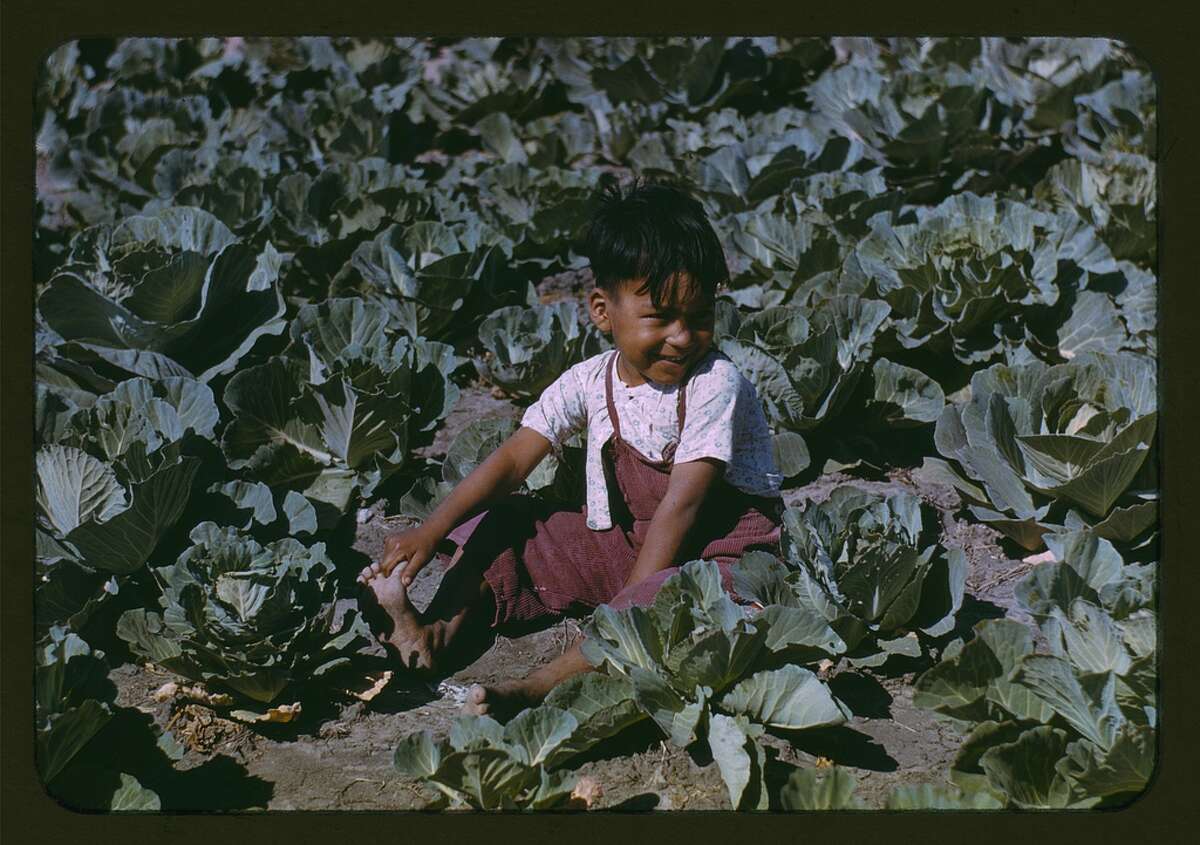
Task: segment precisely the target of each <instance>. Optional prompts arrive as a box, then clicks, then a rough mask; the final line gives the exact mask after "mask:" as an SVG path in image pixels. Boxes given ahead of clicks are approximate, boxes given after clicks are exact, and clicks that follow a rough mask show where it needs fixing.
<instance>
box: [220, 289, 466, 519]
mask: <svg viewBox="0 0 1200 845" xmlns="http://www.w3.org/2000/svg"><path fill="white" fill-rule="evenodd" d="M387 323H388V317H387V312H386V311H385V310H384V308H383V307H382V306H379V305H374V304H371V303H367V302H364V301H363V300H361V299H358V298H347V299H331V300H327V301H325V302H322V303H319V304H316V305H305V306H303V307H302V308H301V309H300V312H299V314H298V315H297V317H296V319H295V320H294V321H293V322H292V325H291V337H292V342H291V345H290V346H289V347H288V350H287V352H286V353H285V354H284V355H282V356H277V357H273V358H271V359H269V360H267V361H266V362H265V363H263V364H260V365H258V366H255V367H248V368H246V369H243V370H240V371H239V372H238V373H237V374H235V375H234V377H233V378H231V379H230V380H229V383H228V384H227V385H226V387H225V393H224V399H225V404H226V405H227V406H228V407H229V410H230V411H231V412H232V414H233V420H232V422H231V423H230V424H229V426H228V427H227V428H226V429H225V432H224V434H223V435H222V439H221V448H222V450H223V451H224V453H225V457H226V460H227V461H228V463H229V467H230V469H233V470H237V471H239V472H240V475H241V476H242V477H243V478H242V480H244V481H247V482H257V483H261V484H265V485H267V486H269V487H271V488H277V489H281V490H288V491H291V492H294V493H295V494H296V495H295V496H292V497H291V499H292V501H298V502H299V503H300V504H299V505H298V506H293V505H291V504H290V503H287V502H285V507H287V508H289V509H292V508H294V507H301V508H312V509H314V510H315V519H316V521H317V522H318V523H319V524H322V525H326V524H330V523H331V522H334V521H336V520H337V518H340V516H341V515H342V514H343V513H345V512H346V511H347V510H348V509H349V508H350V507H351V506H352V504H353V502H354V498H355V497H356V496H362V497H366V496H370V495H371V494H372V493H374V491H375V490H376V488H377V487H378V485H379V484H380V483H381V482H382V481H383V480H384V479H386V478H388V477H389V476H390V475H392V474H393V473H395V472H396V471H397V470H399V469H400V468H401V467H402V466H403V465H404V463H405V462H406V461H407V460H408V459H409V454H410V450H411V449H412V448H414V447H416V446H418V445H422V444H423V443H425V442H428V441H429V440H430V439H431V438H432V436H433V430H434V429H435V428H436V426H437V424H438V422H439V421H440V420H441V419H443V418H444V417H445V416H446V414H448V413H449V412H450V409H451V407H453V405H454V402H455V401H457V398H458V388H457V387H455V386H454V384H453V383H452V382H450V380H449V375H450V373H451V372H452V371H453V370H454V369H455V368H456V367H457V366H458V365H459V364H460V363H461V362H462V359H460V358H457V357H456V356H455V355H454V353H453V350H452V349H451V348H450V347H449V346H446V345H445V344H441V343H437V342H435V341H427V340H425V339H424V338H412V337H408V336H405V335H398V334H396V333H394V332H392V331H390V330H389V329H388V328H387ZM297 497H303V498H302V499H298V498H297ZM304 502H307V504H304ZM313 527H315V525H310V527H309V530H311V529H312V528H313Z"/></svg>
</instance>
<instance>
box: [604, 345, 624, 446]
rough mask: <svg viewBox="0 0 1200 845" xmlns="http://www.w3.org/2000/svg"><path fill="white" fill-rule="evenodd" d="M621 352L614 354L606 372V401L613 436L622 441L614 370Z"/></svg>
mask: <svg viewBox="0 0 1200 845" xmlns="http://www.w3.org/2000/svg"><path fill="white" fill-rule="evenodd" d="M620 354H621V353H620V352H613V356H612V358H610V359H609V360H608V366H607V367H606V368H605V370H604V401H605V402H606V403H608V420H609V422H611V423H612V427H613V434H614V435H616V438H617V439H618V440H620V439H621V423H620V421H619V420H618V419H617V406H616V405H614V404H613V386H612V382H613V370H615V369H616V367H617V356H618V355H620Z"/></svg>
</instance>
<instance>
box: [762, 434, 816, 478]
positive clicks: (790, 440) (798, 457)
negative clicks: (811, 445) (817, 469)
mask: <svg viewBox="0 0 1200 845" xmlns="http://www.w3.org/2000/svg"><path fill="white" fill-rule="evenodd" d="M771 448H772V451H773V452H774V455H775V466H777V467H779V472H780V474H781V475H783V477H784V478H792V477H793V476H796V475H799V474H800V473H801V472H802V471H803V470H805V469H807V468H808V465H809V464H810V463H811V458H810V457H809V454H808V445H807V444H806V443H805V442H804V438H803V437H801V436H800V435H799V434H797V433H796V432H794V431H781V432H779V433H778V434H775V435H772V437H771Z"/></svg>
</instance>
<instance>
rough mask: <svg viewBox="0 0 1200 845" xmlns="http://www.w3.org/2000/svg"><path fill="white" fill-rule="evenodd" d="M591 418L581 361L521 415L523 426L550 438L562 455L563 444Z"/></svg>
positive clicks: (556, 451)
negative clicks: (589, 416)
mask: <svg viewBox="0 0 1200 845" xmlns="http://www.w3.org/2000/svg"><path fill="white" fill-rule="evenodd" d="M587 418H588V411H587V396H586V392H585V390H584V384H583V379H582V373H581V371H580V365H578V364H577V365H576V366H574V367H571V368H570V369H569V370H567V371H566V372H565V373H563V374H562V375H561V376H559V377H558V378H557V379H556V380H555V381H554V383H553V384H551V385H550V386H549V387H547V388H546V389H545V390H544V391H542V395H541V396H539V397H538V400H537V401H536V402H534V403H533V404H532V405H530V406H529V408H527V409H526V411H525V415H524V416H523V417H521V425H523V426H525V427H526V428H531V429H533V430H534V431H536V432H537V433H538V434H540V435H542V436H543V437H545V438H546V439H547V440H549V441H550V445H551V446H552V447H553V448H554V451H555V453H556V454H558V453H560V452H561V450H562V447H563V443H565V442H566V441H567V440H568V439H569V438H570V437H571V436H572V435H574V434H576V433H578V432H580V431H582V430H583V429H584V428H585V427H586V426H587Z"/></svg>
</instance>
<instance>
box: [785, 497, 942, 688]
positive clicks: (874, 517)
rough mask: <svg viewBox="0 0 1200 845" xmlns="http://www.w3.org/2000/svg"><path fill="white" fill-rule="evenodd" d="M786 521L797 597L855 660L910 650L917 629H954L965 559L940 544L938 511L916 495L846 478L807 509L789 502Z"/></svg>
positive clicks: (915, 645)
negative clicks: (867, 487) (886, 491)
mask: <svg viewBox="0 0 1200 845" xmlns="http://www.w3.org/2000/svg"><path fill="white" fill-rule="evenodd" d="M783 524H784V537H783V550H784V553H785V556H786V559H787V561H788V563H789V564H790V565H791V566H792V567H793V568H794V574H792V575H791V576H790V578H789V583H790V586H791V589H792V591H793V593H794V595H795V596H796V598H797V599H799V602H798V604H799V606H801V607H808V608H810V609H812V610H813V611H815V612H816V613H817V614H819V616H821V617H823V618H824V619H825V620H826V621H827V623H828V624H829V626H830V627H831V628H832V629H833V630H834V631H836V632H837V634H838V635H839V636H840V637H841V638H842V640H843V641H844V644H845V650H846V651H847V652H848V653H849V655H850V656H851V658H852V659H854V660H855V661H856V662H857V663H858V665H874V664H876V663H882V662H883V661H884V660H886V659H887V657H888V655H890V654H892V653H897V654H903V655H906V656H910V657H916V656H918V655H919V654H920V652H921V648H920V646H921V643H920V640H919V639H918V636H917V632H918V631H919V632H921V633H923V634H925V635H927V636H934V637H936V636H941V635H943V634H945V633H947V632H949V631H950V630H951V629H952V628H953V626H954V616H955V614H956V613H957V611H958V608H959V606H960V605H961V603H962V597H963V587H964V584H965V579H966V559H965V557H963V556H962V554H961V551H959V550H952V551H951V552H950V553H948V554H944V553H943V549H942V547H941V546H940V545H939V544H938V542H937V527H936V525H937V523H936V520H934V519H933V518H932V517H931V516H930V514H929V513H928V508H927V506H925V505H923V504H922V503H921V501H920V500H919V499H918V498H917V497H916V496H914V495H912V494H911V493H907V492H898V493H893V494H891V495H887V496H885V495H883V494H882V493H876V492H871V491H865V490H860V489H858V488H857V487H853V486H850V485H844V486H841V487H836V488H834V490H833V491H832V492H831V493H830V495H829V498H828V499H826V500H825V501H823V502H820V503H810V504H809V505H808V506H807V507H806V508H805V509H804V510H800V509H798V508H788V509H787V510H786V511H785V512H784V517H783ZM789 603H790V604H794V603H796V602H789ZM880 649H882V651H880Z"/></svg>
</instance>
